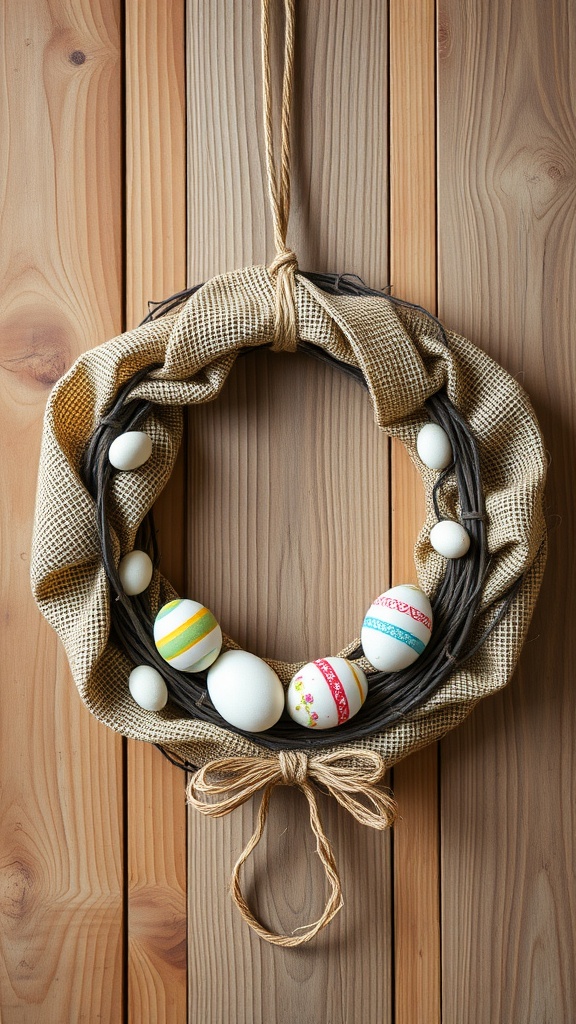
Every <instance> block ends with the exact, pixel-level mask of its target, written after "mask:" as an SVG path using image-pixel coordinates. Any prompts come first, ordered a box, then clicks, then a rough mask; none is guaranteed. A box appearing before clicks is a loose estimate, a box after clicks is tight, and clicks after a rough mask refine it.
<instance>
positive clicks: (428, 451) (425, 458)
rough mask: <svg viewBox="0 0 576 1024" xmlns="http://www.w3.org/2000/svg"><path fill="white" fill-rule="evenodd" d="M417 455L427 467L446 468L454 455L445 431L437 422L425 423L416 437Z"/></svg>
mask: <svg viewBox="0 0 576 1024" xmlns="http://www.w3.org/2000/svg"><path fill="white" fill-rule="evenodd" d="M416 448H417V451H418V455H419V456H420V458H421V459H422V462H423V463H424V465H425V466H428V468H429V469H446V467H447V466H449V465H450V463H451V462H452V460H453V458H454V456H453V454H452V445H451V444H450V439H449V437H448V434H447V433H446V431H445V430H444V429H443V428H442V427H440V426H439V425H438V424H437V423H426V424H425V425H424V426H423V427H422V430H421V431H420V432H419V434H418V437H417V438H416Z"/></svg>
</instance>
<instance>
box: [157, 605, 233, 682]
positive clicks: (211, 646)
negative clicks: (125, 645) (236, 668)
mask: <svg viewBox="0 0 576 1024" xmlns="http://www.w3.org/2000/svg"><path fill="white" fill-rule="evenodd" d="M154 642H155V644H156V647H157V648H158V652H159V654H161V655H162V657H163V658H164V661H167V662H168V664H169V665H171V666H172V668H175V669H178V670H179V671H180V672H202V671H203V669H205V668H208V666H209V665H211V664H212V663H213V662H214V661H216V658H217V657H218V655H219V654H220V648H221V647H222V630H221V629H220V626H219V625H218V623H217V622H216V619H215V618H214V616H213V614H212V612H211V611H209V610H208V608H205V607H204V605H203V604H199V603H198V601H190V600H189V599H187V598H178V599H177V600H176V601H169V602H168V604H165V605H164V607H163V608H161V609H160V611H159V612H158V615H157V616H156V621H155V622H154Z"/></svg>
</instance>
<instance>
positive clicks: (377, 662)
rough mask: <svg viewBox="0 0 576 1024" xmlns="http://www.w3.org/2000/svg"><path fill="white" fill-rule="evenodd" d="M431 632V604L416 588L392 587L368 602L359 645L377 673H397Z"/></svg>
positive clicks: (427, 639)
mask: <svg viewBox="0 0 576 1024" xmlns="http://www.w3.org/2000/svg"><path fill="white" fill-rule="evenodd" d="M431 633H432V606H431V605H430V601H429V600H428V597H427V595H426V594H425V593H424V591H423V590H420V588H419V587H413V586H412V585H411V584H408V583H405V584H402V585H401V586H398V587H392V588H391V589H390V590H387V591H386V593H385V594H381V595H380V597H377V598H376V600H375V601H373V602H372V604H371V605H370V608H369V609H368V611H367V612H366V617H365V619H364V622H363V624H362V633H361V640H362V647H363V648H364V654H365V655H366V657H367V658H368V661H369V662H370V663H371V664H372V665H374V668H377V669H379V670H380V671H381V672H400V671H401V670H402V669H404V668H408V666H409V665H412V663H413V662H414V661H416V658H418V657H419V656H420V655H421V654H422V653H423V651H424V649H425V647H426V645H427V644H428V641H429V640H430V636H431Z"/></svg>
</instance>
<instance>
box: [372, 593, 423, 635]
mask: <svg viewBox="0 0 576 1024" xmlns="http://www.w3.org/2000/svg"><path fill="white" fill-rule="evenodd" d="M374 604H375V605H378V606H379V607H381V608H391V609H392V611H393V612H401V613H402V614H403V615H409V616H410V618H411V619H414V622H421V623H422V625H423V626H425V627H426V629H428V630H430V631H432V620H431V619H430V617H429V616H428V615H426V613H425V612H421V611H420V609H419V608H415V607H414V605H412V604H408V602H407V601H399V600H398V598H397V597H386V595H385V594H382V596H381V597H377V598H376V600H375V601H374Z"/></svg>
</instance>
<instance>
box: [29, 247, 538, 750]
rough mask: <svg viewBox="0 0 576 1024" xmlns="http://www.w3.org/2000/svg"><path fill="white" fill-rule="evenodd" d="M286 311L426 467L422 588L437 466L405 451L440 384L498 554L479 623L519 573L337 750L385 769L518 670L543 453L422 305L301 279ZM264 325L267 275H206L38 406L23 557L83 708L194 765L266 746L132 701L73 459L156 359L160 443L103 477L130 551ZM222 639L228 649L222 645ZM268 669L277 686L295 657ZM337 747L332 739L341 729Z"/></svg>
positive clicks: (495, 385) (158, 589) (439, 567)
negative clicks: (474, 623)
mask: <svg viewBox="0 0 576 1024" xmlns="http://www.w3.org/2000/svg"><path fill="white" fill-rule="evenodd" d="M296 310H297V323H298V334H299V337H300V338H301V339H302V340H303V341H307V342H309V343H311V344H312V345H315V346H319V347H320V348H323V349H325V350H326V351H327V352H329V353H331V354H332V355H333V356H335V357H336V358H337V359H338V360H341V361H343V362H346V363H348V364H351V365H354V366H357V367H359V368H360V369H361V370H362V373H363V375H364V377H365V379H366V382H367V384H368V388H369V394H370V397H371V400H372V403H373V408H374V416H375V420H376V423H377V425H378V427H380V428H381V429H383V430H386V431H387V432H388V433H390V434H394V435H397V436H398V437H400V438H401V439H402V441H403V442H404V443H405V444H406V446H407V448H408V450H409V452H410V454H411V455H412V456H413V457H414V458H415V461H416V464H417V465H418V468H419V470H420V471H421V472H422V474H423V480H424V485H425V489H426V494H427V510H428V511H427V517H426V521H425V522H424V524H423V527H422V531H421V533H420V536H419V537H418V539H417V541H416V546H415V560H416V566H417V570H418V576H419V579H420V584H421V586H422V587H423V588H424V589H425V590H426V591H427V592H428V593H429V594H432V593H433V592H434V590H435V588H436V587H437V585H438V583H439V581H440V579H441V577H442V575H443V572H444V567H445V562H444V559H443V558H441V557H440V556H439V555H437V554H436V553H435V552H434V550H433V549H432V547H431V546H430V543H429V540H428V537H429V532H430V528H431V526H432V525H433V524H434V522H435V521H436V520H435V516H434V512H433V508H432V501H431V490H432V485H433V483H434V480H435V477H436V474H435V473H433V472H432V471H429V470H426V469H425V467H423V466H422V464H421V462H420V460H418V459H417V458H416V454H415V443H416V436H417V433H418V430H419V428H420V427H421V426H422V425H423V423H424V422H426V421H427V420H428V417H427V415H426V412H425V410H424V408H423V403H424V401H425V399H426V398H427V397H429V396H430V395H432V394H433V393H435V392H436V391H437V390H438V389H440V388H441V387H444V386H445V387H446V389H447V392H448V395H449V397H450V399H451V400H452V402H453V403H454V404H455V405H456V406H457V408H458V409H459V410H460V411H461V412H462V414H463V415H464V417H465V418H466V420H467V421H468V422H469V424H470V426H471V427H472V429H473V431H474V433H475V435H476V438H477V442H478V446H479V452H480V459H481V467H482V474H483V485H484V490H485V495H486V511H487V532H488V546H489V552H490V556H491V563H490V570H489V574H488V577H487V580H486V585H485V588H484V593H483V601H484V606H485V608H486V612H485V615H484V623H483V624H482V625H483V626H485V625H486V624H487V622H489V620H490V618H491V617H492V616H494V615H495V611H496V609H497V604H495V603H494V602H497V600H498V598H500V597H501V596H502V595H504V594H505V593H506V592H507V591H508V589H509V588H510V586H511V584H512V583H513V582H514V581H515V580H516V579H518V577H520V576H522V577H523V579H522V584H521V586H520V588H519V590H518V592H517V594H516V596H515V598H514V600H513V602H512V604H511V606H510V608H509V610H508V612H507V614H506V615H505V617H504V618H503V620H502V621H501V622H500V623H499V624H498V625H497V627H496V628H495V629H494V631H493V632H492V633H491V634H490V635H489V637H488V639H487V640H486V642H485V643H484V644H483V645H482V647H481V648H480V650H479V651H478V652H477V653H476V655H475V656H474V657H473V658H472V659H470V660H469V661H468V662H467V663H466V664H465V665H464V666H463V667H461V668H459V669H457V670H456V671H454V673H453V674H452V675H451V676H450V678H449V679H448V681H447V682H446V683H445V684H443V685H442V686H441V688H440V689H439V690H438V691H437V692H436V693H435V695H434V696H433V697H432V698H431V699H430V700H428V702H427V703H426V704H425V705H423V706H422V707H420V708H419V709H418V710H417V711H416V712H414V713H413V714H411V715H410V716H409V717H408V718H407V719H405V720H403V721H402V722H400V723H399V724H397V725H395V726H393V727H392V728H389V729H387V730H386V731H384V732H381V733H378V734H376V735H371V736H367V737H366V738H364V739H362V740H357V741H353V742H350V741H348V742H347V744H346V745H347V747H355V746H356V747H365V748H371V749H373V750H375V751H376V752H378V753H379V754H380V755H381V757H382V758H383V759H384V760H385V762H386V763H387V764H389V765H391V764H393V763H394V762H395V761H397V760H399V758H401V757H403V756H404V755H406V754H407V753H409V752H410V751H412V750H414V749H416V748H418V747H421V746H423V745H425V744H426V743H429V742H431V741H432V740H434V739H436V738H438V737H439V736H441V735H442V734H443V733H445V732H446V731H447V730H449V729H451V728H452V727H453V726H455V725H456V724H457V723H458V722H460V721H461V720H462V719H463V718H464V717H465V716H466V715H467V714H468V713H469V712H470V711H471V709H472V708H473V707H474V705H475V703H476V702H477V701H478V700H479V699H480V698H481V697H483V696H485V695H487V694H489V693H492V692H494V691H496V690H498V689H499V688H501V687H502V686H504V684H505V683H506V682H507V681H508V679H509V678H510V676H511V674H512V672H513V669H514V666H515V664H516V660H517V658H518V654H519V651H520V648H521V645H522V642H523V640H524V637H525V635H526V630H527V627H528V624H529V622H530V617H531V614H532V610H533V607H534V603H535V600H536V596H537V593H538V588H539V584H540V579H541V575H542V571H543V568H544V562H545V553H546V544H545V526H544V518H543V485H544V478H545V471H546V461H545V453H544V449H543V445H542V439H541V436H540V432H539V429H538V425H537V422H536V419H535V416H534V413H533V411H532V408H531V406H530V403H529V401H528V399H527V397H526V395H525V393H524V391H523V390H522V388H521V387H520V386H519V384H518V383H517V382H516V381H515V380H513V379H512V378H511V377H510V376H509V374H508V373H506V371H504V370H503V369H502V368H501V367H500V366H498V365H497V364H496V363H495V362H494V361H493V360H492V359H490V357H489V356H487V355H486V354H485V353H484V352H482V351H480V350H478V349H477V348H475V347H474V346H473V345H472V344H471V343H470V342H468V341H466V340H465V339H464V338H461V337H458V336H457V335H455V334H452V333H448V342H449V345H448V347H446V346H445V345H444V344H443V342H442V341H441V339H439V338H438V336H437V334H436V333H435V331H434V329H433V326H432V325H431V323H430V322H429V321H428V320H427V319H426V318H425V317H423V316H421V315H419V314H418V313H416V312H413V311H409V310H406V309H403V308H398V307H394V306H393V305H391V303H389V302H388V301H386V300H385V299H382V298H378V297H373V296H370V297H351V296H333V295H329V294H327V293H324V292H322V291H321V290H319V289H318V288H317V287H315V286H314V285H313V284H312V283H311V282H309V281H308V280H306V279H305V278H303V277H298V278H297V285H296ZM273 333H274V291H273V287H272V283H271V280H270V275H269V273H268V271H267V270H266V268H265V267H250V268H248V269H246V270H242V271H237V272H234V273H231V274H227V275H224V276H221V277H217V278H214V279H213V280H211V281H210V282H208V283H207V284H206V285H204V286H203V287H202V288H201V289H200V290H199V291H198V292H196V293H195V294H194V295H193V296H192V297H191V298H190V299H189V300H188V301H187V302H186V303H185V304H184V305H183V306H182V307H180V308H179V309H178V310H176V311H173V312H171V313H170V314H168V315H166V316H164V317H162V318H160V319H158V320H155V321H152V322H150V323H148V324H146V325H145V326H143V327H140V328H138V329H136V330H134V331H130V332H128V333H126V334H123V335H121V336H120V337H118V338H115V339H113V340H112V341H109V342H107V343H106V344H104V345H101V346H99V347H98V348H95V349H92V350H91V351H90V352H87V353H85V354H84V355H83V356H81V357H80V358H79V359H78V360H77V361H76V363H75V364H74V365H73V366H72V368H71V369H70V370H69V372H68V373H67V374H66V375H65V376H64V377H63V378H62V379H61V380H60V381H59V382H58V384H57V385H56V387H55V388H54V390H53V392H52V394H51V396H50V399H49V402H48V406H47V409H46V416H45V423H44V436H43V443H42V454H41V462H40V473H39V483H38V495H37V507H36V519H35V530H34V542H33V558H32V585H33V591H34V595H35V597H36V600H37V602H38V605H39V607H40V609H41V611H42V613H43V614H44V615H45V616H46V618H47V619H48V621H49V622H50V623H51V625H52V626H53V627H54V629H55V630H56V632H57V633H58V635H59V637H60V638H61V640H62V643H63V644H64V647H65V649H66V653H67V655H68V659H69V662H70V666H71V669H72V673H73V676H74V680H75V682H76V685H77V687H78V690H79V693H80V696H81V697H82V699H83V700H84V702H85V703H86V705H87V706H88V708H89V709H90V711H92V712H93V714H95V715H96V716H97V718H99V719H100V720H101V721H102V722H104V723H105V724H106V725H108V726H110V727H111V728H113V729H115V730H117V731H119V732H121V733H123V734H124V735H126V736H130V737H133V738H136V739H141V740H147V741H149V742H153V743H158V744H161V745H162V746H163V747H164V748H165V749H166V750H167V751H171V752H173V753H175V754H177V755H178V756H180V757H182V758H184V759H186V760H187V761H189V762H190V763H191V764H193V765H196V766H201V765H204V764H205V763H206V762H207V761H209V760H211V759H212V758H214V757H234V756H236V755H248V756H250V755H254V754H259V755H260V756H267V753H268V752H267V751H266V750H264V749H263V748H262V747H261V746H260V745H258V743H257V737H255V738H254V739H253V740H252V739H247V738H244V737H243V736H239V735H236V734H234V733H232V732H230V731H228V730H226V729H225V728H219V727H216V726H213V725H210V724H207V723H205V722H200V721H197V720H193V719H191V718H189V717H185V716H184V714H183V713H182V712H180V711H179V709H178V708H176V707H175V706H173V705H171V704H170V703H169V704H168V705H167V707H166V708H165V709H164V710H163V711H161V712H158V713H153V712H148V711H144V710H142V709H141V708H139V707H138V706H137V705H136V704H135V703H134V701H133V700H132V699H131V697H130V695H129V692H128V686H127V680H128V675H129V673H130V671H131V669H132V667H133V665H131V664H130V662H129V661H128V659H127V658H126V656H125V655H124V654H123V653H121V652H120V651H119V650H118V649H117V648H116V647H115V646H113V644H112V643H111V642H110V641H109V621H110V610H109V601H110V597H109V590H108V584H107V579H106V575H105V572H104V568H103V564H102V559H101V554H100V547H99V541H98V534H97V531H96V527H95V515H94V503H93V500H92V498H91V497H90V495H89V494H88V492H87V491H86V489H85V488H84V486H83V484H82V481H81V478H80V472H79V467H80V462H81V458H82V454H83V452H84V450H85V448H86V445H87V443H88V440H89V438H90V435H91V434H92V432H93V430H94V427H95V425H96V424H97V423H98V421H99V419H100V418H101V417H102V415H103V414H104V413H105V411H106V410H107V408H108V407H109V405H110V403H111V402H112V400H113V398H114V397H115V395H116V393H117V391H118V389H119V387H120V386H121V385H122V384H124V383H125V382H126V381H127V380H128V379H129V378H130V377H131V376H132V375H133V374H134V373H135V372H136V371H137V370H139V369H140V368H142V367H145V366H147V365H149V364H151V363H154V362H157V363H160V364H162V366H161V369H159V370H157V371H155V372H153V373H152V374H151V375H150V377H149V378H147V379H146V380H145V381H144V382H143V383H141V384H140V385H139V386H138V387H137V389H136V390H135V392H134V395H135V396H136V397H140V398H146V399H148V400H150V401H152V402H153V403H154V411H153V413H152V414H151V415H150V417H149V420H148V421H147V422H146V423H145V424H144V425H143V428H142V429H145V430H146V431H147V432H148V433H149V434H150V436H151V437H152V439H153V442H154V450H153V455H152V457H151V459H150V460H149V462H148V463H146V465H145V466H143V467H142V468H141V469H140V470H137V471H135V472H133V473H129V474H122V473H119V474H117V475H116V476H115V477H114V481H113V485H112V491H111V501H110V507H109V517H110V521H111V523H112V525H113V529H114V533H115V537H116V539H117V544H116V556H117V557H118V558H120V557H121V555H123V554H125V553H126V552H127V551H129V550H131V548H132V547H133V544H134V538H135V534H136V530H137V528H138V525H139V523H140V522H141V520H142V519H143V517H144V515H145V514H146V512H147V511H148V510H149V509H150V508H151V506H152V505H153V504H154V502H155V500H156V498H157V497H158V495H159V493H160V491H161V490H162V488H163V486H164V485H165V483H166V481H167V479H168V477H169V475H170V473H171V470H172V467H173V464H174V460H175V458H176V454H177V451H178V446H179V442H180V438H181V433H182V406H184V405H186V404H191V403H198V402H207V401H211V400H213V399H215V398H217V396H218V394H219V392H220V390H221V388H222V386H223V384H224V382H225V380H226V377H227V375H228V373H229V371H230V369H231V367H232V365H233V363H234V361H235V359H236V357H237V353H238V350H239V349H241V348H246V347H256V346H259V345H266V344H269V343H270V342H271V340H272V337H273ZM441 509H442V512H443V514H444V515H446V516H447V517H453V518H458V505H457V491H456V485H455V484H451V483H450V482H448V483H447V484H446V486H445V487H443V488H442V494H441ZM150 593H151V602H152V606H153V607H156V606H159V605H160V604H162V603H163V602H164V601H166V600H168V599H170V598H171V597H173V596H174V591H173V590H172V588H171V586H170V584H169V583H168V582H167V581H166V580H165V579H164V578H163V576H162V575H161V574H160V573H159V572H158V571H156V572H155V574H154V578H153V582H152V584H151V591H150ZM215 610H216V612H217V609H215ZM225 643H226V645H227V646H235V645H234V644H233V642H232V641H231V640H230V639H229V638H226V639H225ZM357 643H358V641H357V640H355V641H354V642H353V643H352V644H351V645H350V646H349V648H346V650H352V649H353V647H354V646H356V645H357ZM341 653H342V652H341ZM270 664H272V665H273V667H274V668H275V669H276V671H277V672H278V673H279V675H280V677H281V678H282V680H283V682H284V683H287V682H288V681H289V679H290V678H291V676H292V674H293V673H294V672H295V671H296V669H297V667H299V666H297V665H286V664H284V663H278V662H273V661H271V662H270ZM334 742H335V747H334V748H333V749H336V744H337V743H338V737H337V734H336V733H335V737H334ZM270 756H272V755H270Z"/></svg>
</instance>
